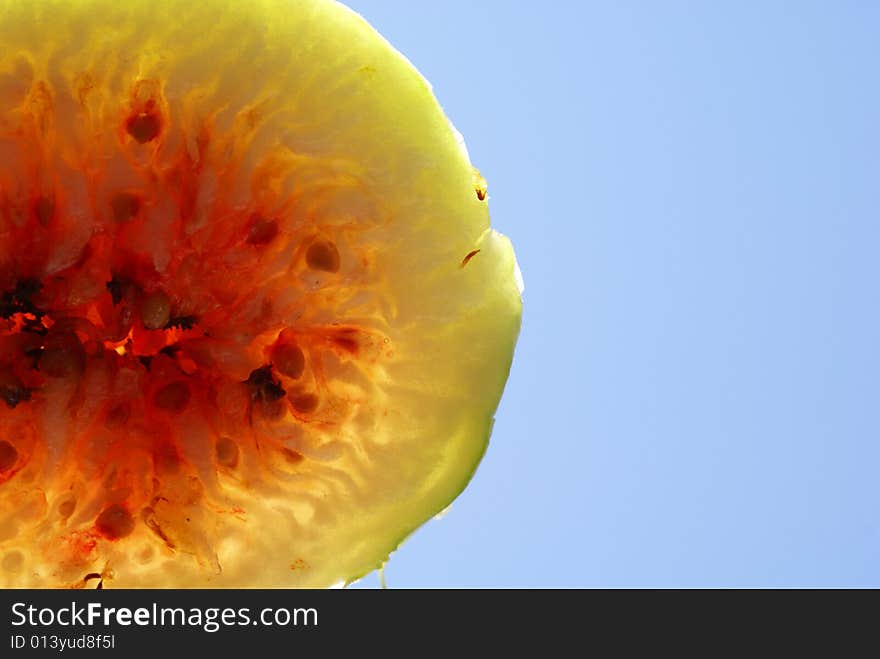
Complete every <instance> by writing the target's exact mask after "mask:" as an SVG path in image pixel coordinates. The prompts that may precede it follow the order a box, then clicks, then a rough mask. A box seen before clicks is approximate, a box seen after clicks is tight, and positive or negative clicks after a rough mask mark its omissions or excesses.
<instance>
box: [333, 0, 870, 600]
mask: <svg viewBox="0 0 880 659" xmlns="http://www.w3.org/2000/svg"><path fill="white" fill-rule="evenodd" d="M347 4H349V6H351V7H352V8H354V9H355V10H356V11H358V12H360V13H361V14H363V15H364V16H365V17H366V18H367V19H368V20H369V21H370V22H371V23H372V24H373V25H374V26H376V27H377V29H379V31H380V32H382V33H383V34H384V35H385V36H386V37H387V38H388V39H389V40H390V41H391V42H392V43H393V44H394V45H395V46H396V47H397V48H398V49H399V50H401V51H402V52H403V53H404V54H406V55H407V57H409V58H410V60H411V61H412V62H413V63H414V64H415V65H416V66H417V67H418V68H419V70H420V71H422V73H423V74H424V75H425V76H426V77H427V78H428V79H429V80H430V81H431V82H432V84H433V85H434V89H435V92H436V94H437V96H438V98H439V99H440V101H441V103H442V104H443V106H444V107H445V108H446V111H447V113H448V114H449V116H450V117H451V119H452V120H453V122H454V123H455V124H456V126H457V127H458V128H459V130H460V131H461V132H462V134H463V135H464V136H465V139H466V141H467V144H468V149H469V151H470V154H471V158H472V160H473V161H474V164H475V165H476V166H477V167H479V168H480V170H481V171H482V172H483V174H484V175H485V177H486V178H487V179H488V181H489V193H490V196H491V203H490V209H491V212H492V218H493V224H494V226H495V227H496V228H498V229H499V230H500V231H502V232H503V233H505V234H507V235H509V236H510V237H511V239H512V240H513V242H514V245H515V246H516V249H517V253H518V258H519V261H520V266H521V268H522V271H523V275H524V278H525V282H526V291H525V313H524V319H523V330H522V335H521V338H520V343H519V346H518V348H517V354H516V357H515V360H514V366H513V370H512V373H511V377H510V381H509V384H508V389H507V391H506V393H505V397H504V400H503V402H502V404H501V407H500V409H499V411H498V416H497V422H496V426H495V431H494V434H493V438H492V442H491V445H490V448H489V451H488V453H487V454H486V457H485V459H484V461H483V463H482V465H481V466H480V468H479V470H478V472H477V474H476V476H475V478H474V480H473V482H472V483H471V485H470V486H469V487H468V489H467V490H466V491H465V492H464V493H463V494H462V496H461V497H460V498H459V499H458V500H457V501H456V503H455V504H454V505H453V508H452V510H451V511H450V513H449V514H448V515H447V516H446V517H445V518H443V519H442V520H440V521H433V522H431V523H429V524H428V525H426V526H425V527H423V528H422V529H421V530H419V531H418V532H417V533H416V534H415V535H414V536H413V537H412V538H411V539H410V540H409V541H408V542H407V543H406V544H405V545H404V546H403V547H402V548H401V549H400V550H399V551H398V552H396V553H395V554H394V555H393V556H392V559H391V561H390V563H389V565H388V568H387V571H386V577H387V580H388V584H389V586H391V587H409V586H465V587H470V586H560V587H565V586H860V585H864V586H868V585H871V586H880V561H878V550H880V520H878V515H877V505H878V502H880V479H878V478H877V470H878V465H880V447H878V439H880V423H878V414H880V400H878V391H880V389H878V382H877V381H878V378H880V350H878V339H880V309H878V295H877V285H878V280H880V267H878V247H880V212H878V209H880V203H878V201H880V199H878V197H880V87H878V85H877V84H876V77H877V71H876V69H877V63H878V62H880V39H878V38H877V35H878V34H880V4H878V3H872V2H867V1H865V2H856V1H853V2H834V3H832V2H797V3H793V2H757V1H754V2H752V1H749V2H722V1H712V2H708V1H706V2H673V1H664V2H648V1H647V0H643V1H642V2H623V1H620V0H614V1H611V0H608V1H606V2H575V1H573V0H560V1H559V2H550V3H546V2H544V3H531V2H502V1H495V0H492V1H490V0H480V1H479V2H466V1H464V0H450V1H444V2H427V1H426V0H417V1H415V2H404V1H403V0H349V2H348V3H347ZM377 583H378V578H377V577H376V575H371V576H370V577H368V578H366V579H365V580H364V581H362V582H361V584H360V585H363V586H368V587H371V586H375V585H376V584H377Z"/></svg>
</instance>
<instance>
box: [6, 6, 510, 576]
mask: <svg viewBox="0 0 880 659" xmlns="http://www.w3.org/2000/svg"><path fill="white" fill-rule="evenodd" d="M0 43H2V44H3V48H2V50H0V162H2V167H0V584H2V585H3V586H6V587H33V586H42V587H46V586H50V587H55V586H70V587H87V586H90V585H91V586H94V584H95V583H101V584H102V586H103V587H206V586H225V587H230V586H232V587H238V586H264V587H265V586H270V587H271V586H285V587H287V586H329V585H332V584H338V583H347V582H349V581H351V580H353V579H356V578H358V577H360V576H362V575H364V574H365V573H367V572H369V571H371V570H373V569H375V568H377V567H379V566H380V565H382V564H383V562H384V561H385V560H386V559H387V557H388V555H389V553H390V552H392V551H393V550H394V549H395V548H396V547H397V546H398V545H399V544H400V543H401V541H402V540H403V539H405V538H406V536H407V535H408V534H410V533H411V532H412V531H413V530H414V529H415V528H417V527H418V526H419V525H421V524H422V523H423V522H425V521H426V520H427V519H429V518H430V517H432V516H433V515H434V514H436V513H437V512H438V511H440V510H442V509H443V508H445V507H446V506H447V505H448V504H449V503H450V501H452V499H454V498H455V497H456V496H457V495H458V494H459V492H461V490H462V489H463V488H464V487H465V485H466V484H467V482H468V481H469V479H470V478H471V475H472V474H473V472H474V469H475V468H476V466H477V463H478V462H479V460H480V458H481V456H482V455H483V452H484V450H485V448H486V444H487V441H488V437H489V432H490V429H491V426H492V420H493V415H494V413H495V410H496V407H497V405H498V402H499V399H500V396H501V393H502V389H503V387H504V383H505V380H506V378H507V374H508V370H509V367H510V363H511V359H512V355H513V349H514V344H515V342H516V337H517V333H518V330H519V322H520V309H521V302H520V289H519V284H518V281H519V280H518V271H517V267H516V262H515V259H514V254H513V250H512V248H511V246H510V244H509V242H508V241H507V240H506V239H505V238H503V237H502V236H500V235H499V234H498V233H496V232H494V231H493V230H492V229H491V228H490V227H489V215H488V209H487V196H486V187H485V182H484V181H483V179H482V177H481V176H480V175H479V174H478V173H477V172H476V170H474V168H473V167H472V166H471V164H470V162H469V160H468V156H467V153H466V151H465V149H464V146H463V144H462V143H461V140H460V138H459V137H458V134H457V133H456V131H455V130H454V129H453V128H452V126H451V125H450V123H449V121H448V120H447V119H446V117H445V116H444V114H443V112H442V110H441V108H440V106H439V105H438V103H437V101H436V100H435V98H434V96H433V94H432V92H431V89H430V86H429V85H428V83H427V82H426V81H425V80H424V79H423V78H422V77H421V76H420V75H419V74H418V72H417V71H416V70H415V69H414V68H413V67H412V66H411V65H410V64H409V63H408V62H407V61H406V59H405V58H404V57H403V56H401V55H400V54H399V53H397V52H396V51H395V50H394V49H393V48H392V47H391V46H390V45H389V44H388V43H387V42H386V41H384V40H383V39H382V38H381V37H380V36H379V35H378V34H377V33H376V32H375V31H374V30H373V29H372V28H371V27H369V26H368V25H367V23H365V22H364V20H363V19H361V18H360V17H359V16H357V15H356V14H354V13H353V12H351V11H350V10H348V9H346V8H345V7H343V6H341V5H338V4H336V3H333V2H329V1H318V0H297V1H293V0H249V1H248V2H229V1H228V0H200V1H199V2H188V1H186V2H185V1H183V0H149V1H147V0H143V1H131V2H119V1H118V0H78V1H77V2H50V1H49V0H33V1H32V2H3V3H2V5H0ZM96 575H97V576H100V579H97V578H95V577H96Z"/></svg>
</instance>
